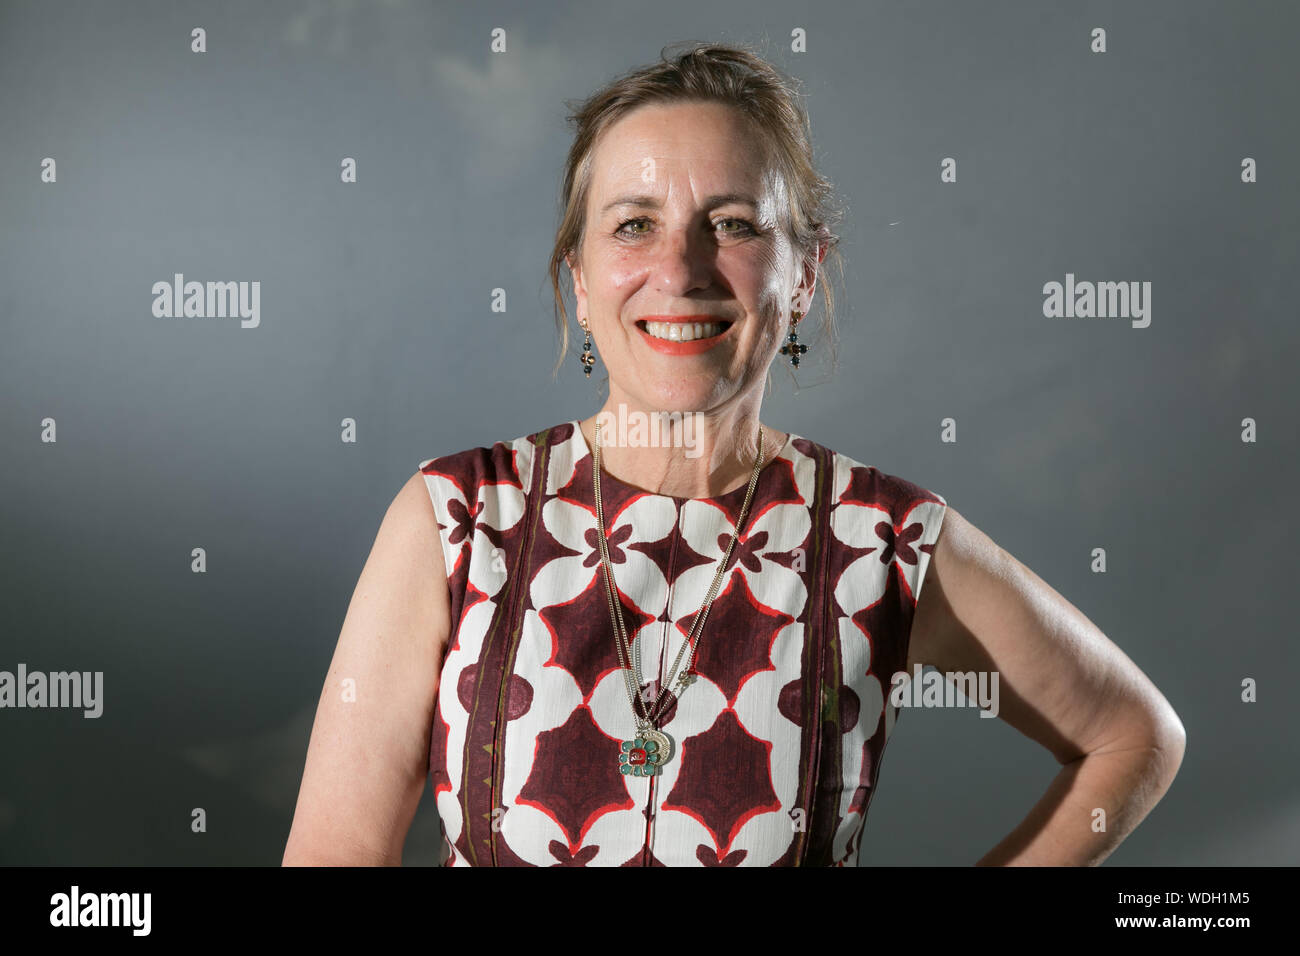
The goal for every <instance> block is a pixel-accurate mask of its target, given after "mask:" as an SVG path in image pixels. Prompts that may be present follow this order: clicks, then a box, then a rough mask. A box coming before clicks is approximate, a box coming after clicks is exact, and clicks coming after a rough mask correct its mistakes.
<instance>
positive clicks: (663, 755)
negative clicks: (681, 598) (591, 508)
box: [591, 422, 763, 777]
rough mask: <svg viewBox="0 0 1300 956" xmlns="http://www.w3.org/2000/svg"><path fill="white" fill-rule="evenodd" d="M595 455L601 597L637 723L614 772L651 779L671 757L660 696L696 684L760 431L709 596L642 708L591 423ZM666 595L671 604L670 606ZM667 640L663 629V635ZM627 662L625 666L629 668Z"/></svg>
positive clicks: (758, 464) (749, 493)
mask: <svg viewBox="0 0 1300 956" xmlns="http://www.w3.org/2000/svg"><path fill="white" fill-rule="evenodd" d="M594 444H595V450H594V452H593V454H592V459H593V460H592V479H591V480H592V484H593V485H594V487H595V491H596V521H597V522H598V524H599V527H600V537H599V539H598V540H599V543H600V561H601V564H602V566H603V567H604V569H605V596H606V597H607V598H608V599H609V616H610V618H611V620H612V621H613V622H614V631H615V643H616V644H617V646H618V660H619V664H620V665H621V666H622V668H623V685H624V689H625V690H626V691H627V702H628V705H629V706H630V707H631V708H632V718H633V720H634V721H635V722H636V734H635V735H634V736H633V738H632V739H631V740H624V741H622V742H621V743H620V744H619V752H618V769H619V773H624V774H628V775H630V776H634V777H651V776H654V775H656V774H658V773H659V771H660V769H661V768H662V767H663V765H664V764H666V763H667V762H668V761H669V760H670V759H672V756H673V752H674V749H675V748H674V744H673V740H672V738H671V737H669V736H668V735H667V734H666V733H664V732H663V731H662V730H660V729H659V728H658V723H659V721H660V720H661V719H662V718H663V710H664V707H663V704H664V700H665V695H666V694H667V693H668V688H669V687H673V686H675V687H676V694H677V695H678V696H680V694H681V691H683V690H684V689H685V688H686V687H688V686H689V685H690V684H692V683H694V682H695V676H696V672H695V658H696V653H697V651H698V650H699V644H698V643H697V638H698V636H699V634H700V633H701V632H702V630H703V628H704V621H705V619H706V618H708V616H709V609H710V608H711V607H712V606H713V601H714V598H716V597H717V596H718V588H719V587H720V586H721V585H722V577H723V574H724V572H725V571H726V570H727V562H728V561H730V560H731V552H732V549H733V548H735V546H736V540H737V539H738V538H739V536H740V529H741V527H742V526H743V525H744V524H745V516H746V515H747V514H749V502H750V500H751V499H752V498H753V496H754V486H755V485H756V484H758V473H759V471H760V470H762V467H763V427H762V425H760V426H759V428H758V457H757V458H756V459H755V461H754V473H753V474H752V475H750V476H749V488H748V489H747V490H746V492H745V503H744V504H743V505H742V506H741V508H740V517H739V518H738V519H737V521H736V527H735V530H734V531H732V533H731V541H730V543H729V544H728V545H727V550H726V553H725V554H723V556H722V561H721V562H720V563H719V564H718V572H717V574H715V575H714V576H713V584H712V586H711V587H710V588H709V593H708V596H707V597H706V598H705V599H704V604H703V605H702V606H701V607H700V610H699V611H698V612H697V613H696V615H695V622H694V623H693V624H692V625H691V633H690V635H689V636H688V637H687V638H686V641H685V643H683V644H682V646H681V649H680V650H679V651H678V652H677V659H676V660H674V661H673V666H672V669H671V670H670V671H669V673H668V679H667V680H666V681H665V682H664V684H663V686H662V687H661V688H660V689H659V696H658V697H657V698H656V699H655V702H654V703H653V704H652V705H650V706H647V705H646V702H645V701H644V700H643V699H642V698H641V695H640V688H641V686H642V684H643V683H644V680H643V679H642V674H641V648H640V647H638V648H637V652H636V654H635V655H633V653H632V642H631V641H630V640H629V639H628V635H627V629H626V628H625V627H624V626H623V614H622V610H621V608H620V607H619V606H618V605H619V604H620V603H621V602H620V601H619V600H618V590H617V588H615V586H614V569H613V568H612V567H611V566H610V563H609V548H608V546H607V544H606V542H605V512H604V508H603V507H602V506H601V501H600V423H599V422H597V423H596V440H595V443H594ZM671 593H672V592H671V590H670V591H669V594H670V602H671ZM664 633H665V636H667V625H665V629H664ZM688 647H689V648H690V649H691V653H690V657H689V659H688V660H687V662H686V670H684V671H683V672H682V674H681V676H680V677H678V678H677V681H676V684H675V685H674V683H673V677H674V675H676V674H677V668H678V667H680V666H681V663H682V655H683V654H684V653H685V652H686V649H687V648H688ZM629 661H630V663H629ZM638 701H640V703H641V709H640V711H639V712H638V710H637V702H638Z"/></svg>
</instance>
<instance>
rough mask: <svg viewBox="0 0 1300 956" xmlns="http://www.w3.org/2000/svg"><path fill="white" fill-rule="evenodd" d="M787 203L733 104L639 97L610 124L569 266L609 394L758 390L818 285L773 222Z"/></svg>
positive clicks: (691, 398)
mask: <svg viewBox="0 0 1300 956" xmlns="http://www.w3.org/2000/svg"><path fill="white" fill-rule="evenodd" d="M784 203H785V197H784V190H783V185H782V183H781V181H780V179H779V178H777V176H776V175H775V174H774V173H771V172H769V171H768V170H767V169H766V168H765V167H764V165H763V144H762V141H761V140H760V139H759V138H757V137H755V135H754V134H753V132H752V131H751V130H750V128H749V126H748V125H747V121H746V119H745V117H743V116H742V115H741V114H739V113H737V112H736V111H734V110H732V109H731V108H729V107H726V106H723V105H721V104H716V103H690V104H672V105H665V104H654V105H650V106H643V107H639V108H638V109H636V110H635V111H633V112H631V113H629V114H628V115H627V116H624V117H623V118H622V119H620V120H619V121H618V122H617V123H615V124H614V125H613V126H611V127H610V128H609V129H607V130H606V131H605V134H604V135H603V136H602V137H601V138H600V139H599V140H598V142H597V144H596V148H595V152H594V154H593V157H592V177H591V185H590V190H589V193H588V201H587V213H586V214H587V219H586V231H585V235H584V238H583V243H582V247H581V250H580V259H579V261H577V262H573V261H570V263H569V266H570V269H571V271H572V272H573V275H574V294H575V297H576V299H577V307H578V315H579V316H585V317H586V318H587V324H588V326H589V327H590V329H591V334H592V338H593V339H594V341H595V346H596V348H597V349H598V351H599V353H600V358H601V360H603V362H604V363H605V366H606V368H607V370H608V372H609V378H610V399H611V401H612V402H614V403H618V402H627V403H629V404H630V405H631V406H632V407H634V408H643V409H646V410H662V411H683V412H684V411H704V412H707V411H713V410H719V409H721V408H722V407H724V406H725V405H726V404H728V403H729V402H733V401H734V400H735V399H737V398H744V397H747V396H751V395H752V396H755V397H757V398H761V389H762V385H763V381H764V378H765V376H766V374H767V370H768V367H769V365H770V364H771V362H772V360H773V358H774V357H775V356H776V354H777V350H778V349H779V348H780V347H781V345H782V343H783V341H784V337H785V331H786V326H787V323H788V321H789V313H790V311H791V309H792V308H794V309H797V310H798V311H801V312H807V311H808V308H807V306H808V303H809V302H810V301H811V297H812V291H813V285H814V283H815V282H816V265H815V264H811V265H809V266H808V267H807V268H804V266H803V264H802V263H799V262H796V256H795V253H794V250H793V247H792V245H791V243H790V241H789V237H788V236H787V235H786V234H785V232H784V230H783V229H782V228H781V225H780V223H781V221H782V216H781V211H782V210H783V207H784ZM687 317H689V318H690V322H689V323H683V322H682V321H681V320H683V319H685V318H687ZM673 320H676V321H673ZM647 323H650V324H649V325H648V324H647ZM697 323H699V324H700V327H699V328H696V324H697ZM709 323H715V324H713V325H712V326H710V325H709ZM674 326H676V329H674ZM686 329H689V331H685V330H686ZM665 337H666V338H665Z"/></svg>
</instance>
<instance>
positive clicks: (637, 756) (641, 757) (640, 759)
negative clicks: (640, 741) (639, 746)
mask: <svg viewBox="0 0 1300 956" xmlns="http://www.w3.org/2000/svg"><path fill="white" fill-rule="evenodd" d="M627 762H628V763H630V764H632V765H634V766H636V765H639V764H643V763H645V751H644V750H633V751H632V752H631V753H629V754H628V755H627Z"/></svg>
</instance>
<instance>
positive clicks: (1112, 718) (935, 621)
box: [907, 507, 1187, 866]
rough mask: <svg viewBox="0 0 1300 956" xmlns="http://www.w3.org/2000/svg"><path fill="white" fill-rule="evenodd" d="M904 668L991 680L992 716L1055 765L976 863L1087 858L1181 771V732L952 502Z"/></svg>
mask: <svg viewBox="0 0 1300 956" xmlns="http://www.w3.org/2000/svg"><path fill="white" fill-rule="evenodd" d="M916 663H920V664H929V665H931V666H933V667H936V668H938V670H940V671H941V672H943V673H945V674H948V673H952V672H967V671H976V672H979V671H988V672H997V674H998V693H999V714H998V716H1000V717H1001V718H1002V719H1003V720H1005V721H1006V722H1007V723H1009V724H1011V726H1013V727H1015V728H1016V729H1017V730H1019V731H1020V732H1021V733H1023V734H1025V735H1026V736H1028V737H1030V738H1032V739H1033V740H1036V741H1038V742H1039V743H1040V744H1042V745H1043V746H1044V747H1046V748H1047V749H1048V750H1050V751H1051V752H1052V754H1053V755H1054V756H1055V757H1056V759H1057V761H1058V762H1059V763H1060V764H1061V765H1062V766H1061V770H1060V772H1059V773H1058V774H1057V776H1056V778H1055V779H1054V780H1053V781H1052V784H1051V786H1050V787H1048V789H1047V792H1046V793H1045V794H1044V795H1043V797H1042V799H1040V800H1039V801H1038V803H1037V804H1035V805H1034V807H1033V809H1032V810H1030V812H1029V815H1028V816H1027V817H1026V818H1025V820H1024V821H1023V822H1022V823H1021V824H1020V825H1019V826H1017V827H1016V828H1015V829H1014V830H1013V831H1012V832H1011V833H1010V834H1008V835H1007V837H1006V838H1005V839H1003V840H1002V841H1001V842H1000V843H999V844H998V845H997V846H995V847H994V848H993V849H992V850H990V851H989V852H988V853H987V854H985V856H984V857H983V858H982V859H980V860H979V861H978V862H977V863H976V865H977V866H1005V865H1018V866H1094V865H1096V864H1098V863H1100V862H1101V861H1102V860H1104V859H1105V858H1106V857H1107V856H1109V855H1110V854H1111V853H1112V852H1113V851H1114V849H1115V847H1117V846H1119V844H1120V842H1121V841H1122V840H1123V839H1124V838H1125V837H1126V836H1128V834H1129V833H1131V832H1132V831H1133V829H1134V828H1135V827H1136V826H1137V825H1138V824H1139V823H1141V822H1142V819H1143V818H1144V817H1145V816H1146V815H1147V814H1148V813H1149V812H1151V809H1152V807H1154V806H1155V805H1156V803H1157V802H1159V800H1160V798H1161V797H1162V796H1164V793H1165V791H1166V790H1168V789H1169V785H1170V784H1171V783H1172V782H1173V779H1174V775H1175V774H1177V772H1178V767H1179V765H1180V764H1181V763H1182V759H1183V749H1184V746H1185V743H1186V739H1187V735H1186V731H1185V730H1184V729H1183V725H1182V722H1181V721H1180V720H1179V719H1178V715H1177V714H1176V713H1175V712H1174V709H1173V708H1172V707H1171V706H1170V705H1169V701H1167V700H1166V699H1165V697H1164V695H1163V694H1161V693H1160V691H1159V690H1158V689H1157V688H1156V686H1155V685H1154V684H1153V683H1151V681H1150V680H1149V679H1148V678H1147V676H1146V675H1145V674H1143V673H1142V671H1141V670H1140V669H1139V668H1138V666H1137V665H1136V664H1134V663H1133V661H1132V660H1130V659H1129V657H1128V656H1127V655H1126V654H1125V653H1124V652H1123V651H1121V650H1120V649H1119V648H1118V647H1117V646H1116V645H1115V644H1114V643H1112V642H1111V641H1110V640H1109V639H1108V638H1107V637H1106V635H1105V634H1103V633H1102V632H1101V631H1100V630H1099V629H1098V628H1097V626H1096V625H1095V624H1093V623H1092V622H1091V621H1089V620H1088V619H1087V618H1086V617H1085V616H1084V615H1083V614H1082V613H1081V612H1080V611H1079V610H1078V608H1076V607H1075V606H1074V605H1072V604H1071V603H1070V602H1069V601H1067V600H1066V599H1065V598H1063V597H1062V596H1061V595H1060V594H1058V593H1057V592H1056V591H1055V590H1053V589H1052V587H1051V586H1049V585H1048V584H1047V583H1046V582H1044V581H1043V580H1042V579H1041V578H1040V577H1038V575H1036V574H1034V572H1033V571H1031V570H1030V569H1029V568H1027V567H1026V566H1025V565H1023V564H1021V563H1020V562H1019V561H1017V560H1016V559H1015V558H1014V557H1012V556H1011V555H1010V554H1008V553H1007V552H1006V551H1004V550H1003V549H1001V548H1000V547H998V546H997V545H996V544H994V543H993V541H992V540H990V539H989V537H988V536H987V535H985V534H984V533H983V532H981V531H980V530H979V529H978V528H976V527H975V526H974V525H972V524H971V523H970V522H968V521H967V520H966V519H965V518H963V517H962V516H961V515H960V514H958V513H957V512H956V510H954V509H953V508H952V507H949V508H948V509H947V514H946V515H945V517H944V522H943V526H942V528H941V530H940V534H939V537H938V539H937V540H936V542H935V546H934V551H933V554H932V555H931V558H930V567H929V569H928V570H927V572H926V577H925V580H924V583H923V585H922V588H921V597H920V598H919V600H918V602H917V607H916V615H915V617H914V619H913V623H912V633H911V638H910V641H909V647H908V657H907V672H908V673H909V674H911V673H912V672H913V665H914V664H916ZM1098 809H1100V810H1102V811H1104V817H1102V816H1101V815H1100V814H1098V813H1097V810H1098ZM1101 823H1104V827H1105V828H1104V830H1103V829H1100V825H1101Z"/></svg>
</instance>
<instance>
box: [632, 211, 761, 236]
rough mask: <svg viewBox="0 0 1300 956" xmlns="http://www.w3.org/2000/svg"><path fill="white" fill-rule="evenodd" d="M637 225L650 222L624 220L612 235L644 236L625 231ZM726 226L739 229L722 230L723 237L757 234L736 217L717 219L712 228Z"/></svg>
mask: <svg viewBox="0 0 1300 956" xmlns="http://www.w3.org/2000/svg"><path fill="white" fill-rule="evenodd" d="M638 224H644V225H646V226H649V225H650V220H649V219H648V218H647V217H645V216H638V217H637V218H635V219H624V220H623V221H622V222H620V223H619V224H618V228H617V229H615V230H614V235H616V236H644V235H645V234H646V232H645V231H636V232H629V231H628V229H627V227H628V226H634V225H638ZM727 224H735V225H736V226H739V227H740V228H738V229H724V230H723V231H722V234H723V235H724V236H745V235H755V234H757V232H758V230H757V229H755V228H754V224H753V223H752V222H750V221H749V220H748V219H740V218H737V217H734V216H731V217H728V218H726V219H719V220H718V221H717V222H716V223H714V226H715V228H716V227H717V226H722V225H727Z"/></svg>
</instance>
